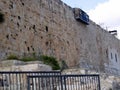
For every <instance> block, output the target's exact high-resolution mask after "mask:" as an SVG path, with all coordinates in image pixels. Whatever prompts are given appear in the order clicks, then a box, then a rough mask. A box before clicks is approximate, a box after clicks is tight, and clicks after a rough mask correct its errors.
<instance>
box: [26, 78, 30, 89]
mask: <svg viewBox="0 0 120 90" xmlns="http://www.w3.org/2000/svg"><path fill="white" fill-rule="evenodd" d="M27 90H30V78H29V76H27Z"/></svg>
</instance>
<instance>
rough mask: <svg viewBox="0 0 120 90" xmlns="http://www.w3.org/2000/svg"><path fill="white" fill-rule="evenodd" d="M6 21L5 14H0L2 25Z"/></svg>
mask: <svg viewBox="0 0 120 90" xmlns="http://www.w3.org/2000/svg"><path fill="white" fill-rule="evenodd" d="M4 21H5V19H4V14H2V13H0V23H3V22H4Z"/></svg>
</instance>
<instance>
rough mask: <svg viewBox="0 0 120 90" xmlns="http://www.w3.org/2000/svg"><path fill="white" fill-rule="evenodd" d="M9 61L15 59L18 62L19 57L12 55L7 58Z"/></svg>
mask: <svg viewBox="0 0 120 90" xmlns="http://www.w3.org/2000/svg"><path fill="white" fill-rule="evenodd" d="M7 59H9V60H13V59H16V60H18V57H17V56H16V55H15V54H10V55H9V56H8V57H7Z"/></svg>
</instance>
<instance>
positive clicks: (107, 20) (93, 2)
mask: <svg viewBox="0 0 120 90" xmlns="http://www.w3.org/2000/svg"><path fill="white" fill-rule="evenodd" d="M62 1H63V2H65V3H67V4H68V5H70V6H71V7H79V8H81V9H83V10H84V11H86V12H87V13H88V15H89V17H90V19H91V20H93V21H94V22H96V23H97V24H99V25H101V26H102V27H103V28H105V29H107V30H108V31H110V30H117V31H118V37H119V38H120V27H119V26H120V10H119V8H120V0H89V1H86V0H62Z"/></svg>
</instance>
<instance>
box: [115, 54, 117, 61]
mask: <svg viewBox="0 0 120 90" xmlns="http://www.w3.org/2000/svg"><path fill="white" fill-rule="evenodd" d="M115 60H116V62H117V55H116V54H115Z"/></svg>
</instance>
